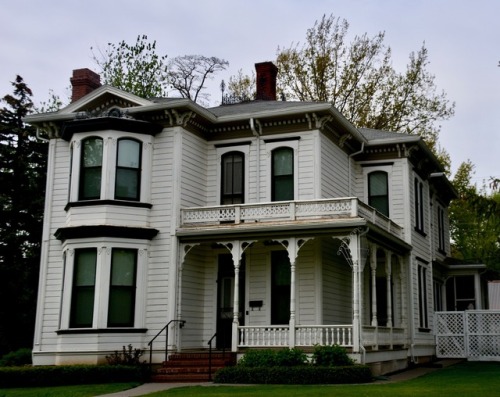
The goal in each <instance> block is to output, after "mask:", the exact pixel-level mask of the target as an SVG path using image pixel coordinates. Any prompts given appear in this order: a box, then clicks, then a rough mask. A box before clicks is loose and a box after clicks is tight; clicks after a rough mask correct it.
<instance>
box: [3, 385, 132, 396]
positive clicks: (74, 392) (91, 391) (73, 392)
mask: <svg viewBox="0 0 500 397" xmlns="http://www.w3.org/2000/svg"><path fill="white" fill-rule="evenodd" d="M137 385H138V383H109V384H103V385H76V386H58V387H27V388H19V389H18V388H14V389H0V397H90V396H98V395H101V394H107V393H116V392H119V391H122V390H127V389H131V388H132V387H135V386H137Z"/></svg>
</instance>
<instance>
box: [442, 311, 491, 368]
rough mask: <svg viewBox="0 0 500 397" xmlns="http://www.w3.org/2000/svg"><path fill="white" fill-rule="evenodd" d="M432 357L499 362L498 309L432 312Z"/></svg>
mask: <svg viewBox="0 0 500 397" xmlns="http://www.w3.org/2000/svg"><path fill="white" fill-rule="evenodd" d="M435 330H436V356H437V357H438V358H467V359H468V360H470V361H500V310H468V311H465V312H436V314H435Z"/></svg>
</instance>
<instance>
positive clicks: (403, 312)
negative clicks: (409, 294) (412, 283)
mask: <svg viewBox="0 0 500 397" xmlns="http://www.w3.org/2000/svg"><path fill="white" fill-rule="evenodd" d="M398 262H399V291H400V294H401V296H400V297H399V299H400V300H401V309H400V312H401V327H402V328H404V329H405V330H406V329H407V328H406V307H405V304H406V299H405V297H406V288H405V287H406V277H405V275H406V273H405V269H406V268H405V264H404V262H403V257H401V256H398ZM405 332H406V331H405Z"/></svg>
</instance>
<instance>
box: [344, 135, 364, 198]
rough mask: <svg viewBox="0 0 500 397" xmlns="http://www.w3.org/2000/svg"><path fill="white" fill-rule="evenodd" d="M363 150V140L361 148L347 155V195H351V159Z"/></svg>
mask: <svg viewBox="0 0 500 397" xmlns="http://www.w3.org/2000/svg"><path fill="white" fill-rule="evenodd" d="M364 151H365V143H364V142H361V149H360V150H358V151H357V152H354V153H351V154H350V155H349V161H348V164H347V178H348V189H349V190H348V194H349V197H352V192H351V159H352V158H353V157H354V156H356V155H358V154H361V153H363V152H364Z"/></svg>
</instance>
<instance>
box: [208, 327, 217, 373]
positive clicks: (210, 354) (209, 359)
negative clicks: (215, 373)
mask: <svg viewBox="0 0 500 397" xmlns="http://www.w3.org/2000/svg"><path fill="white" fill-rule="evenodd" d="M216 336H217V332H216V333H215V334H214V335H213V336H212V337H211V338H210V340H209V341H208V380H212V341H213V340H214V338H215V337H216Z"/></svg>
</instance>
